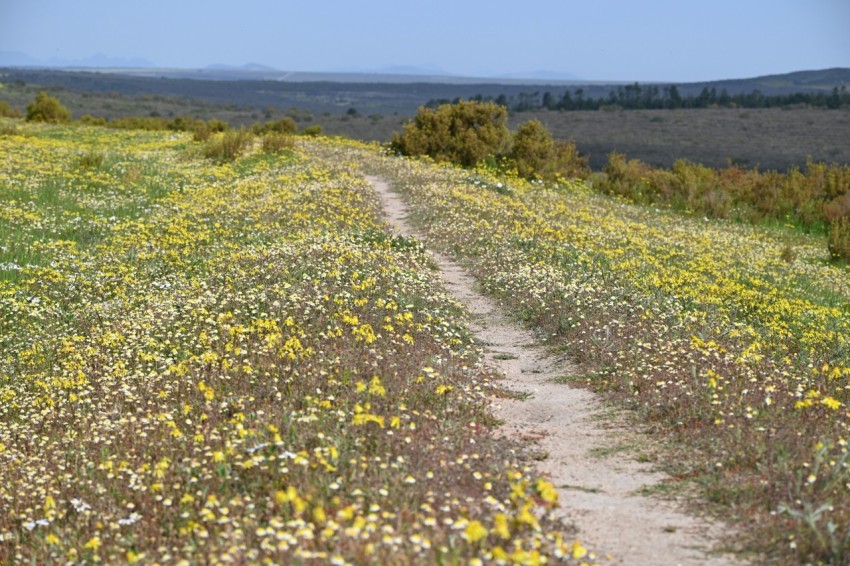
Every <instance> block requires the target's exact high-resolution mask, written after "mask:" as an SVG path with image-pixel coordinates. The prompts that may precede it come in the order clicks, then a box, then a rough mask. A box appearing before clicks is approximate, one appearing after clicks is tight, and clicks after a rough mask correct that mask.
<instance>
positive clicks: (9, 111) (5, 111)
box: [0, 100, 21, 118]
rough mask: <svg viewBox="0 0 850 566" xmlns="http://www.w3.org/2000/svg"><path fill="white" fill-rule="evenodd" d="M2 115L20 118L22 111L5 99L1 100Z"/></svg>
mask: <svg viewBox="0 0 850 566" xmlns="http://www.w3.org/2000/svg"><path fill="white" fill-rule="evenodd" d="M0 117H2V118H20V117H21V113H20V112H18V111H17V110H16V109H15V108H12V107H11V106H9V103H8V102H6V101H5V100H0Z"/></svg>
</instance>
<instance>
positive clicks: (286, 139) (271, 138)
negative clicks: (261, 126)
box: [262, 132, 295, 153]
mask: <svg viewBox="0 0 850 566" xmlns="http://www.w3.org/2000/svg"><path fill="white" fill-rule="evenodd" d="M262 139H263V146H262V147H263V153H281V152H284V151H289V150H291V149H293V148H294V147H295V142H294V141H293V139H292V136H291V135H288V134H281V133H277V132H274V133H271V134H266V135H264V136H263V138H262Z"/></svg>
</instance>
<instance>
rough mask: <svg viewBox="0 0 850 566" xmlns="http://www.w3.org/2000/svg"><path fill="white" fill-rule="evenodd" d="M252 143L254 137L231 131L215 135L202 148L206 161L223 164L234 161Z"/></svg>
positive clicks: (240, 131)
mask: <svg viewBox="0 0 850 566" xmlns="http://www.w3.org/2000/svg"><path fill="white" fill-rule="evenodd" d="M253 143H254V135H253V134H252V133H251V132H248V131H245V130H231V131H227V132H223V133H219V134H216V135H215V136H214V137H212V138H211V139H210V140H209V141H208V142H207V143H206V145H205V146H204V148H203V151H202V153H203V155H204V157H206V158H208V159H214V160H215V161H219V162H225V161H234V160H236V158H237V157H239V156H240V155H242V154H243V153H245V151H247V150H248V149H249V148H250V147H251V146H252V145H253Z"/></svg>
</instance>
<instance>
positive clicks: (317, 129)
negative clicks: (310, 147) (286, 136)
mask: <svg viewBox="0 0 850 566" xmlns="http://www.w3.org/2000/svg"><path fill="white" fill-rule="evenodd" d="M301 135H304V136H310V137H316V136H321V135H322V127H321V126H320V125H318V124H315V125H313V126H307V127H306V128H304V129H303V130H301Z"/></svg>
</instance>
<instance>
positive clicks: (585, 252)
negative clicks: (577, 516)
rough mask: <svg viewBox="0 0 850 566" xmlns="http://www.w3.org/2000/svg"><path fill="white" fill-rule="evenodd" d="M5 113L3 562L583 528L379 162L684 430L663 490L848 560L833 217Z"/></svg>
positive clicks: (467, 254)
mask: <svg viewBox="0 0 850 566" xmlns="http://www.w3.org/2000/svg"><path fill="white" fill-rule="evenodd" d="M2 125H3V128H2V131H3V132H5V133H4V134H3V135H2V136H0V151H2V153H3V155H4V157H5V159H4V160H3V162H2V165H0V200H2V201H3V204H4V206H3V207H2V209H0V210H2V212H0V234H2V236H3V237H2V239H0V241H2V242H3V245H2V247H0V254H2V255H0V400H2V403H0V500H2V502H3V505H2V507H0V508H2V509H4V511H3V512H2V513H0V561H21V562H23V561H32V562H51V561H59V560H94V559H95V557H97V558H100V559H101V560H104V561H107V562H116V561H134V560H138V559H141V558H143V559H145V560H148V561H154V560H156V561H171V560H177V559H180V558H186V559H190V560H191V559H197V557H198V556H199V553H204V554H206V555H211V556H217V557H220V558H221V559H222V560H228V559H229V560H233V561H237V562H238V561H259V560H262V559H264V558H269V559H271V560H272V561H275V562H281V561H289V560H299V559H302V560H308V559H317V560H322V561H328V560H331V559H339V560H340V561H342V560H344V561H353V562H361V563H365V562H373V561H376V560H383V561H390V562H392V561H402V562H404V561H413V562H422V563H433V562H435V561H438V560H444V561H447V562H453V561H464V562H465V561H469V560H473V559H481V560H483V561H493V560H495V559H497V558H500V557H504V558H505V559H506V560H507V559H509V558H512V559H514V560H517V561H520V562H534V560H536V559H537V558H538V557H540V556H546V557H547V558H548V559H550V560H555V559H561V558H563V559H565V560H572V559H573V557H575V558H581V557H583V556H584V554H585V552H586V550H585V549H584V548H583V547H582V546H581V544H580V543H579V542H577V541H573V539H572V538H571V537H570V536H569V533H563V532H561V531H560V530H559V529H558V528H557V527H556V526H555V525H554V524H553V523H552V522H551V521H550V520H548V519H547V510H548V509H549V508H551V506H552V505H554V504H555V501H554V497H553V494H552V489H551V485H550V484H548V482H546V481H545V480H543V479H541V478H539V477H538V476H536V475H535V473H534V470H533V468H532V467H531V466H530V460H527V459H524V456H522V454H523V452H522V450H515V451H512V450H513V449H517V448H518V447H515V446H511V445H510V444H508V443H506V442H505V441H504V440H498V441H497V440H496V439H495V438H494V436H493V426H494V425H495V423H494V422H493V421H492V418H491V417H490V416H489V415H488V414H487V412H486V410H485V407H486V400H485V396H486V395H488V394H490V395H492V394H499V393H498V390H497V389H496V388H495V387H494V385H493V383H492V382H491V381H490V379H491V376H490V375H488V373H487V372H486V371H485V370H484V369H483V368H481V366H480V364H479V362H480V359H481V357H480V351H479V350H478V346H477V345H476V344H474V343H473V342H472V340H471V339H470V335H469V331H468V329H467V326H466V321H465V319H464V315H463V313H462V312H461V309H460V308H459V306H458V305H457V304H456V303H455V302H454V301H453V300H452V299H451V298H450V297H449V296H448V295H447V294H446V292H445V290H444V289H443V288H442V287H441V284H440V282H439V281H438V280H437V279H436V277H435V275H434V272H433V269H432V266H431V265H430V263H429V261H428V258H427V255H426V254H424V253H423V247H422V244H421V243H420V242H417V241H415V240H411V239H406V238H402V237H398V236H393V235H392V234H391V233H389V232H388V231H387V229H386V226H385V225H384V224H382V223H381V221H380V220H379V216H378V210H377V206H378V204H377V202H378V201H377V199H376V196H375V195H374V193H373V192H372V190H371V188H370V187H369V185H368V184H367V183H366V182H365V181H364V180H363V178H362V176H361V175H362V174H363V173H365V172H371V173H379V174H382V175H384V176H385V177H386V178H388V179H390V180H391V181H392V182H393V183H394V184H395V185H396V186H397V187H398V188H399V189H401V190H402V191H403V192H404V194H405V195H406V197H407V199H408V200H409V202H410V203H411V204H412V206H413V209H414V211H415V212H414V215H413V220H414V221H415V222H417V223H418V224H419V226H420V227H421V229H422V230H423V231H425V232H426V233H427V234H428V243H429V244H430V245H432V246H433V247H435V248H438V249H442V250H445V251H447V252H448V253H450V254H452V255H454V256H456V257H458V258H459V259H460V260H462V261H464V262H466V263H467V264H468V266H469V267H470V269H471V270H473V272H474V273H475V274H476V275H477V276H478V278H479V279H480V280H481V282H482V284H483V286H484V288H485V289H487V291H488V292H489V293H491V294H492V295H494V296H496V297H498V298H499V299H501V300H502V301H503V302H504V304H506V305H507V306H509V307H510V308H511V309H513V311H514V312H515V314H516V316H517V317H519V318H521V319H522V320H525V321H527V322H528V323H529V324H530V325H531V326H532V327H534V328H535V329H537V330H539V331H540V333H541V337H542V338H543V339H545V340H547V341H548V343H549V344H550V346H551V347H552V348H555V349H558V350H560V351H563V352H566V353H569V355H570V356H571V357H573V358H574V359H576V360H577V361H578V362H579V363H581V364H582V369H583V372H584V374H583V377H581V378H580V379H578V380H577V384H579V385H582V386H586V387H590V388H592V389H594V390H596V391H599V392H600V393H602V394H604V395H606V396H608V397H609V398H611V399H613V400H616V401H618V402H620V403H621V404H622V405H623V406H624V407H627V408H628V409H630V410H631V411H633V413H632V414H633V415H634V416H635V419H636V422H640V423H643V424H644V425H645V426H644V429H645V432H647V433H648V434H651V435H653V438H656V439H660V440H662V441H664V442H665V443H666V447H663V448H661V449H660V450H659V452H658V453H657V454H655V455H654V457H655V458H657V459H658V464H659V465H660V466H662V467H665V468H666V469H667V470H668V471H669V472H670V473H672V474H673V478H674V479H673V481H671V482H670V484H669V485H670V488H671V489H672V490H674V491H675V492H677V493H679V491H678V486H682V485H686V486H689V487H693V488H695V489H696V492H697V494H698V504H699V505H700V507H701V508H702V509H703V510H705V509H711V510H712V511H714V512H716V513H718V514H720V515H722V516H724V517H725V518H728V519H730V520H732V521H733V522H735V523H736V525H737V527H738V528H739V529H741V531H742V532H744V533H745V535H746V537H745V539H744V541H745V543H746V545H747V548H749V549H754V550H757V551H758V552H760V553H762V556H766V557H768V558H769V559H770V560H773V561H776V562H788V561H795V562H817V561H833V562H835V563H842V562H846V561H847V560H848V555H847V548H848V547H850V546H848V544H850V513H848V509H850V490H848V488H847V486H848V485H850V472H848V469H850V468H848V464H850V462H849V461H848V458H850V453H848V450H847V439H848V434H850V431H848V428H849V427H850V412H848V404H850V394H849V393H848V390H850V386H848V383H850V381H849V380H850V342H848V340H850V322H848V321H850V269H848V267H847V266H846V265H843V264H836V263H831V262H830V261H829V258H828V255H827V251H826V246H825V243H824V239H823V237H817V236H810V235H802V234H800V233H799V232H797V231H794V230H791V229H788V228H785V227H782V226H779V227H773V228H764V227H753V226H743V225H739V224H730V223H725V222H722V221H709V220H706V219H702V218H694V217H686V216H682V215H679V214H676V213H673V212H670V211H659V210H656V209H655V208H651V207H639V206H634V205H628V204H626V203H623V202H622V201H619V200H616V199H612V198H606V197H602V196H599V195H595V194H593V193H592V192H591V191H590V190H588V189H587V188H586V187H585V186H584V185H583V184H581V183H579V182H573V183H567V184H564V185H561V186H548V185H545V184H542V183H539V182H527V181H522V180H518V179H515V178H510V177H508V178H501V177H499V178H497V177H493V176H492V175H491V174H490V173H488V172H487V171H485V170H476V171H468V170H457V169H454V168H451V167H441V166H436V165H434V164H433V163H426V162H418V161H411V160H405V159H401V158H391V157H387V156H386V155H385V154H383V153H382V152H381V151H380V150H379V149H378V148H377V147H373V146H362V145H360V144H356V143H353V142H344V141H330V140H322V139H319V140H306V139H305V140H301V141H299V142H298V143H299V145H298V147H297V148H296V149H294V150H289V151H284V152H282V153H270V154H266V153H263V152H262V150H261V149H260V144H259V142H256V143H255V146H254V147H253V148H252V149H251V150H249V151H248V152H247V153H246V154H244V155H243V156H242V157H239V158H237V159H236V160H235V161H232V162H229V161H225V162H218V163H217V162H212V161H208V160H204V159H203V158H202V157H201V155H202V152H203V147H204V146H201V145H199V144H197V143H195V142H192V141H191V137H189V136H188V135H186V134H176V133H145V132H116V131H111V130H105V129H100V128H90V127H82V126H62V127H60V126H37V125H28V124H21V123H13V122H10V121H4V122H3V124H2ZM10 125H14V126H15V127H14V128H12V127H9V126H10ZM214 142H215V138H214V139H213V141H212V142H207V143H214ZM735 542H736V543H740V542H741V541H735ZM599 550H600V551H604V549H599Z"/></svg>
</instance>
